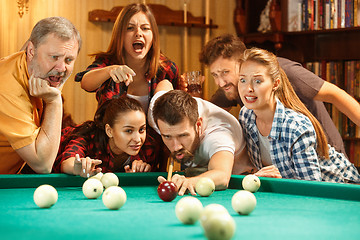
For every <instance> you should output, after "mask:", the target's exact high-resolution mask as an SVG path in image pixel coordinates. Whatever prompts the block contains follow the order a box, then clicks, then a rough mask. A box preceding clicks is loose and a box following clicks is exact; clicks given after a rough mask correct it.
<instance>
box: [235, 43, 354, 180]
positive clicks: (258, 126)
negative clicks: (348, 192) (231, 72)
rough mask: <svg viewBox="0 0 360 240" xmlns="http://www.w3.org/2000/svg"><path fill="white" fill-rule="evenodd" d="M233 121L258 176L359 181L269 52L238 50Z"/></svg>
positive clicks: (352, 167) (351, 167)
mask: <svg viewBox="0 0 360 240" xmlns="http://www.w3.org/2000/svg"><path fill="white" fill-rule="evenodd" d="M238 91H239V95H240V98H241V100H242V102H243V103H244V107H243V108H242V109H241V111H240V115H239V121H240V124H241V125H242V127H243V131H244V133H245V139H246V143H247V147H248V153H249V156H250V159H251V161H252V162H253V164H254V165H255V167H256V168H257V169H258V170H259V171H258V172H257V173H256V174H257V175H258V176H268V177H283V178H294V179H303V180H316V181H328V182H345V183H346V182H356V183H358V182H360V176H359V173H358V171H357V170H356V168H355V167H354V165H353V164H351V163H350V162H349V160H348V159H346V157H345V156H344V155H343V154H342V153H338V152H336V151H335V149H334V148H333V147H331V146H330V145H328V143H327V139H326V136H325V134H324V132H323V129H322V127H321V125H320V124H319V122H318V121H317V120H316V118H315V117H314V116H313V115H312V114H311V113H310V112H309V111H308V109H307V108H306V107H305V106H304V104H303V103H302V102H301V101H300V99H299V98H298V97H297V95H296V94H295V92H294V90H293V88H292V86H291V84H290V83H289V80H288V78H287V76H286V74H285V73H284V71H283V70H282V69H281V68H280V67H279V63H278V61H277V58H276V56H275V55H274V54H272V53H270V52H268V51H266V50H262V49H257V48H252V49H248V50H246V51H245V52H244V55H243V57H242V59H241V65H240V78H239V84H238Z"/></svg>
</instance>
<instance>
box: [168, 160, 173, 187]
mask: <svg viewBox="0 0 360 240" xmlns="http://www.w3.org/2000/svg"><path fill="white" fill-rule="evenodd" d="M173 169H174V159H173V158H172V157H171V156H170V157H169V168H168V176H167V180H168V181H171V177H172V172H173Z"/></svg>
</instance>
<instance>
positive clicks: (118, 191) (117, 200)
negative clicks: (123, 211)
mask: <svg viewBox="0 0 360 240" xmlns="http://www.w3.org/2000/svg"><path fill="white" fill-rule="evenodd" d="M102 201H103V203H104V205H105V206H106V207H107V208H109V209H111V210H117V209H119V208H121V207H122V206H123V205H124V204H125V202H126V193H125V191H124V189H122V188H121V187H119V186H110V187H108V188H106V189H105V191H104V194H103V196H102Z"/></svg>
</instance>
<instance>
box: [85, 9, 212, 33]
mask: <svg viewBox="0 0 360 240" xmlns="http://www.w3.org/2000/svg"><path fill="white" fill-rule="evenodd" d="M148 6H149V7H150V9H151V11H152V12H153V14H154V16H155V19H156V23H157V24H158V25H165V26H183V27H188V28H217V27H218V26H217V25H214V24H213V23H212V20H210V24H206V23H205V17H203V16H201V17H194V16H193V15H192V14H191V13H190V12H187V23H184V11H182V10H172V9H170V8H168V7H166V6H164V5H160V4H148ZM122 9H123V7H122V6H117V7H113V8H112V9H111V10H110V11H106V10H101V9H96V10H92V11H90V12H89V21H91V22H115V20H116V18H117V16H118V15H119V13H120V11H121V10H122Z"/></svg>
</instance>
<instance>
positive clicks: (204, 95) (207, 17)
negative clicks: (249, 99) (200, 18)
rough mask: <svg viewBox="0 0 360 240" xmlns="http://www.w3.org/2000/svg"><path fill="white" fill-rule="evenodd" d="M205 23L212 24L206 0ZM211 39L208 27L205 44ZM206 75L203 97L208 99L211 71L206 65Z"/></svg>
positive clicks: (208, 3) (207, 0)
mask: <svg viewBox="0 0 360 240" xmlns="http://www.w3.org/2000/svg"><path fill="white" fill-rule="evenodd" d="M205 24H206V25H209V24H210V1H209V0H206V2H205ZM209 40H210V27H207V28H206V32H205V44H206V43H207V42H209ZM204 77H205V81H204V83H203V84H204V89H203V97H204V99H208V91H207V90H208V89H209V81H207V79H208V78H209V72H208V71H207V67H206V66H205V71H204Z"/></svg>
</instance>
